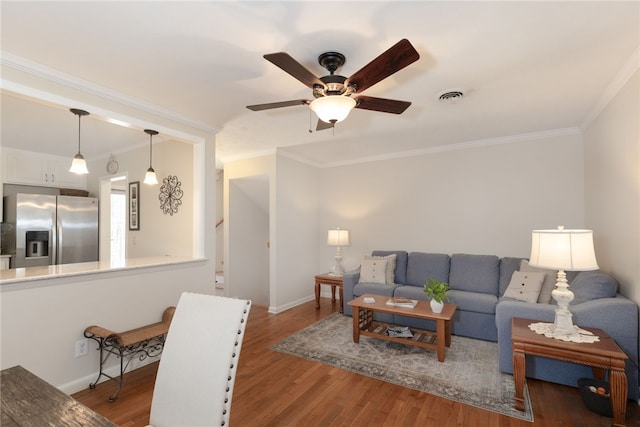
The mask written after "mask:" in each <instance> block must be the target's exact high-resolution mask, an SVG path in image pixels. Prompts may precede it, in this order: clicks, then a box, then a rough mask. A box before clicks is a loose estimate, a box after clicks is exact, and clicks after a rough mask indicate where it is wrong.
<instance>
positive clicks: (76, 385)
mask: <svg viewBox="0 0 640 427" xmlns="http://www.w3.org/2000/svg"><path fill="white" fill-rule="evenodd" d="M158 360H160V357H147V358H146V359H145V360H143V361H140V360H138V359H136V358H134V359H133V360H132V361H131V363H130V364H129V367H128V368H127V370H126V372H131V371H133V370H136V369H138V368H141V367H143V366H146V365H148V364H150V363H154V362H157V361H158ZM125 363H126V359H125ZM126 372H125V373H126ZM104 373H106V374H107V375H109V376H111V377H117V376H119V375H120V362H119V361H118V363H117V364H115V365H114V366H109V367H108V368H106V369H105V370H104ZM97 377H98V371H95V372H94V373H92V374H90V375H87V376H85V377H82V378H78V379H77V380H73V381H70V382H68V383H66V384H62V385H61V386H60V387H58V389H60V390H61V391H63V392H65V393H67V394H73V393H77V392H79V391H82V390H86V389H88V388H89V384H92V383H93V382H94V381H95V380H96V378H97ZM108 380H109V378H106V377H105V376H104V375H103V376H102V377H101V378H100V381H99V383H103V382H105V381H108ZM123 387H126V384H125V385H124V386H123ZM116 390H117V384H116V383H115V382H114V383H113V391H114V393H115V391H116Z"/></svg>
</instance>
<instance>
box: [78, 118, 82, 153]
mask: <svg viewBox="0 0 640 427" xmlns="http://www.w3.org/2000/svg"><path fill="white" fill-rule="evenodd" d="M81 118H82V116H81V115H80V114H78V154H80V119H81Z"/></svg>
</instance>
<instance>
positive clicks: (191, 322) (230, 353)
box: [149, 292, 251, 427]
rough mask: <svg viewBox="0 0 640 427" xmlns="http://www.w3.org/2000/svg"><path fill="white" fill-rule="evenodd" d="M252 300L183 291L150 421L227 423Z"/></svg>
mask: <svg viewBox="0 0 640 427" xmlns="http://www.w3.org/2000/svg"><path fill="white" fill-rule="evenodd" d="M250 309H251V301H249V300H240V299H232V298H225V297H219V296H213V295H202V294H194V293H188V292H185V293H183V294H182V295H181V297H180V300H179V302H178V305H177V306H176V312H175V314H174V316H173V320H172V321H171V326H170V328H169V332H168V334H167V339H166V342H165V345H164V350H163V352H162V357H161V359H160V366H159V367H158V374H157V376H156V384H155V388H154V390H153V398H152V402H151V414H150V418H149V423H150V425H151V426H154V427H169V426H171V427H176V426H189V427H197V426H228V425H229V416H230V409H231V398H232V396H233V385H234V383H235V378H236V371H237V369H238V359H239V357H240V348H241V347H242V340H243V338H244V331H245V327H246V325H247V319H248V316H249V310H250Z"/></svg>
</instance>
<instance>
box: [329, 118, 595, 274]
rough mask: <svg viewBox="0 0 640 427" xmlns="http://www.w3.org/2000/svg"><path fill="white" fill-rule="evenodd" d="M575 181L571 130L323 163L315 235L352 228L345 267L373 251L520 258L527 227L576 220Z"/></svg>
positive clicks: (580, 221)
mask: <svg viewBox="0 0 640 427" xmlns="http://www.w3.org/2000/svg"><path fill="white" fill-rule="evenodd" d="M583 185H584V184H583V155H582V138H581V135H580V134H579V132H578V131H577V130H576V131H575V132H558V133H557V134H551V133H550V134H549V136H548V137H546V138H536V139H533V138H532V139H531V140H521V138H515V137H514V139H513V142H510V143H501V144H496V145H477V146H475V147H473V146H471V147H469V146H467V148H465V149H461V150H452V151H442V152H436V153H432V154H424V155H419V156H414V157H405V158H397V159H390V160H385V161H376V162H370V163H362V164H356V165H350V166H341V167H335V168H328V169H323V170H322V179H321V186H320V188H321V195H320V199H321V200H322V203H321V211H322V215H321V222H320V225H321V227H320V232H322V231H324V233H326V230H327V229H328V228H333V227H336V226H339V227H342V228H348V229H350V230H351V243H352V246H351V247H347V248H344V264H345V267H346V268H347V269H349V268H354V267H356V266H358V265H359V264H360V261H361V259H362V257H363V255H365V254H368V253H370V252H371V251H372V250H375V249H386V250H396V249H402V250H407V251H423V252H440V253H449V254H451V253H460V252H462V253H476V254H495V255H498V256H520V257H528V256H529V251H530V245H531V230H533V229H536V228H555V227H556V226H557V225H559V224H563V225H565V226H567V227H583V226H584V198H583V194H584V187H583ZM321 247H322V251H321V257H320V259H319V268H322V269H326V266H327V264H328V263H330V262H331V260H332V259H333V255H334V249H333V248H329V247H327V246H326V245H322V246H321Z"/></svg>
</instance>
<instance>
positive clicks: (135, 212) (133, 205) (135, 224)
mask: <svg viewBox="0 0 640 427" xmlns="http://www.w3.org/2000/svg"><path fill="white" fill-rule="evenodd" d="M129 230H140V181H134V182H130V183H129Z"/></svg>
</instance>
